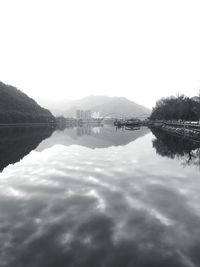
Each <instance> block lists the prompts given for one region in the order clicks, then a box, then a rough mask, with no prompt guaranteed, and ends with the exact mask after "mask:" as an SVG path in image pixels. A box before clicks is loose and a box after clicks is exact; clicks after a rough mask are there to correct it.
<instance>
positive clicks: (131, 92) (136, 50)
mask: <svg viewBox="0 0 200 267" xmlns="http://www.w3.org/2000/svg"><path fill="white" fill-rule="evenodd" d="M0 8H1V17H0V25H1V26H0V27H1V44H0V48H1V49H0V58H1V63H0V73H1V77H0V80H1V81H2V82H4V83H6V84H11V85H13V86H16V87H17V88H19V89H20V90H22V91H23V92H25V93H26V94H28V95H29V96H30V97H32V98H34V99H35V100H36V101H37V102H39V103H42V102H44V100H45V101H47V102H49V103H50V102H52V101H57V102H58V101H62V100H63V99H66V100H68V99H69V100H74V99H79V98H82V97H86V96H88V95H91V94H93V95H107V96H119V97H121V96H122V97H126V98H128V99H130V100H132V101H134V102H136V103H138V104H140V105H144V106H146V107H148V108H152V107H153V106H154V105H155V102H156V101H157V100H158V99H160V98H161V97H166V96H170V95H176V94H177V93H180V94H185V95H188V96H194V95H197V93H198V91H199V88H200V49H199V47H200V37H199V28H200V17H199V11H200V3H199V1H194V0H192V1H180V0H173V1H172V0H170V1H167V2H163V1H158V0H153V1H147V0H143V1H125V2H124V1H123V2H121V1H111V0H110V1H109V0H107V1H104V0H103V1H101V2H96V1H88V0H87V1H62V0H59V1H53V0H52V1H46V0H44V1H38V0H36V1H25V0H19V1H14V0H7V1H3V2H1V3H0Z"/></svg>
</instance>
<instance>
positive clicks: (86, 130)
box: [76, 127, 92, 136]
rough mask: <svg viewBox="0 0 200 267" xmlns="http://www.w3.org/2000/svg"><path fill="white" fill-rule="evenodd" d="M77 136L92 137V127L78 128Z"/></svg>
mask: <svg viewBox="0 0 200 267" xmlns="http://www.w3.org/2000/svg"><path fill="white" fill-rule="evenodd" d="M76 135H77V136H83V135H92V130H91V127H77V128H76Z"/></svg>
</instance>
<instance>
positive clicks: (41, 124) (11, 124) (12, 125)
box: [0, 122, 56, 128]
mask: <svg viewBox="0 0 200 267" xmlns="http://www.w3.org/2000/svg"><path fill="white" fill-rule="evenodd" d="M55 125H56V124H55V123H42V122H41V123H0V128H5V127H33V126H55Z"/></svg>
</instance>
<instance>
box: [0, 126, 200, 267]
mask: <svg viewBox="0 0 200 267" xmlns="http://www.w3.org/2000/svg"><path fill="white" fill-rule="evenodd" d="M199 147H200V144H198V143H194V142H190V141H187V140H184V139H181V138H177V137H174V136H170V135H167V134H166V133H164V132H160V131H158V130H155V129H154V130H152V131H151V130H150V129H148V128H145V127H144V128H140V129H137V130H134V131H129V130H122V129H118V130H117V129H116V128H114V127H111V126H106V125H104V127H79V128H66V129H64V130H62V131H61V130H56V131H54V130H53V129H49V128H45V127H36V128H34V127H33V128H25V129H24V128H11V129H10V128H5V129H0V169H1V173H0V200H1V201H0V266H1V267H8V266H9V267H65V266H66V267H72V266H80V267H107V266H108V267H132V266H136V267H140V266H145V267H146V266H148V267H157V266H158V267H162V266H166V267H173V266H175V267H179V266H181V267H184V266H188V267H196V266H200V253H199V251H200V238H199V237H200V167H199V162H200V157H199Z"/></svg>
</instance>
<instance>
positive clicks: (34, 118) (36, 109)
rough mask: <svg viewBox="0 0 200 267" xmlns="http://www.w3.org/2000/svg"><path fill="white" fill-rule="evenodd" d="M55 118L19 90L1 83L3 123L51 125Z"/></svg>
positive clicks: (0, 94)
mask: <svg viewBox="0 0 200 267" xmlns="http://www.w3.org/2000/svg"><path fill="white" fill-rule="evenodd" d="M54 121H55V118H54V117H53V115H52V114H51V112H50V111H49V110H47V109H45V108H42V107H40V106H39V105H38V104H37V103H36V102H35V100H33V99H32V98H30V97H28V96H27V95H26V94H24V93H23V92H21V91H20V90H18V89H17V88H15V87H13V86H10V85H6V84H4V83H2V82H0V124H1V123H3V124H4V123H49V122H54Z"/></svg>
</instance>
